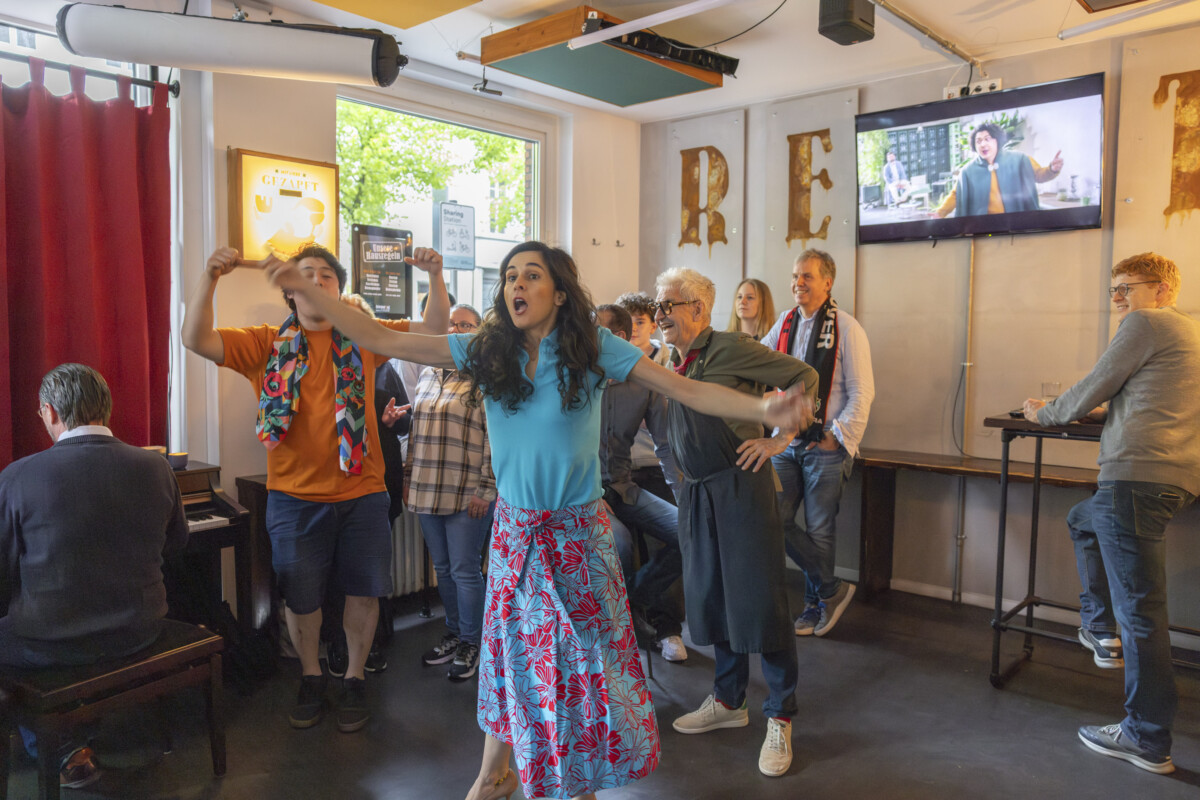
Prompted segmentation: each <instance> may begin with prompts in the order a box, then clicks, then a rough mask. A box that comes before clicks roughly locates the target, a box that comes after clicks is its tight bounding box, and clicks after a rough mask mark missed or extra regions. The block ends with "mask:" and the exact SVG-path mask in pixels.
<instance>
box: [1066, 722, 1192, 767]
mask: <svg viewBox="0 0 1200 800" xmlns="http://www.w3.org/2000/svg"><path fill="white" fill-rule="evenodd" d="M1079 740H1080V741H1082V742H1083V743H1084V744H1086V745H1087V746H1088V748H1089V749H1091V750H1095V751H1096V752H1097V753H1101V754H1103V755H1106V756H1112V757H1113V758H1119V759H1121V760H1123V761H1128V762H1129V763H1130V764H1133V765H1134V766H1135V767H1141V768H1142V769H1144V770H1146V771H1147V772H1154V773H1157V774H1159V775H1166V774H1168V773H1171V772H1174V771H1175V763H1174V762H1173V761H1171V757H1170V756H1156V755H1154V754H1152V753H1150V752H1148V751H1146V750H1143V749H1142V748H1140V747H1138V746H1137V745H1136V744H1134V743H1133V742H1131V741H1129V739H1128V738H1126V736H1125V731H1123V730H1121V723H1119V722H1114V723H1113V724H1112V725H1103V726H1100V725H1084V726H1083V727H1082V728H1080V729H1079Z"/></svg>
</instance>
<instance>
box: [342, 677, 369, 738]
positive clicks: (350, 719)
mask: <svg viewBox="0 0 1200 800" xmlns="http://www.w3.org/2000/svg"><path fill="white" fill-rule="evenodd" d="M370 718H371V712H370V711H368V710H367V682H366V681H364V680H362V679H361V678H346V679H345V680H343V681H342V693H341V694H340V695H339V696H338V701H337V726H338V730H339V731H341V732H342V733H353V732H354V731H356V730H358V729H359V728H361V727H362V726H364V725H366V724H367V720H369V719H370Z"/></svg>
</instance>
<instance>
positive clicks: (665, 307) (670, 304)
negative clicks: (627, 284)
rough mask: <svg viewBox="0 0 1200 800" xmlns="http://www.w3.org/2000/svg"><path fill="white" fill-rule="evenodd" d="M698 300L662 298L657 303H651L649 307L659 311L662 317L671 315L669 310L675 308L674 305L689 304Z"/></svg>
mask: <svg viewBox="0 0 1200 800" xmlns="http://www.w3.org/2000/svg"><path fill="white" fill-rule="evenodd" d="M699 302H700V301H699V300H663V301H661V302H658V303H652V304H651V307H652V308H653V309H654V310H655V313H657V312H659V311H661V312H662V313H663V316H664V317H669V316H671V312H672V311H674V310H675V306H690V305H691V304H692V303H699Z"/></svg>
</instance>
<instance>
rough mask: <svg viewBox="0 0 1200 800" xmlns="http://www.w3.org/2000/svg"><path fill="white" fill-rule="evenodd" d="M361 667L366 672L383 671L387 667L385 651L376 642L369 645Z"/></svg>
mask: <svg viewBox="0 0 1200 800" xmlns="http://www.w3.org/2000/svg"><path fill="white" fill-rule="evenodd" d="M363 669H365V670H366V671H367V672H383V671H384V670H385V669H387V653H385V652H383V648H382V647H380V646H379V645H377V644H372V645H371V652H370V653H367V663H366V664H365V665H363ZM343 674H345V673H343Z"/></svg>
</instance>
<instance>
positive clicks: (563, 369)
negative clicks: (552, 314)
mask: <svg viewBox="0 0 1200 800" xmlns="http://www.w3.org/2000/svg"><path fill="white" fill-rule="evenodd" d="M530 252H536V253H540V254H541V256H542V260H543V261H544V262H545V264H546V269H547V270H548V271H549V273H550V277H551V278H552V279H553V280H554V289H555V291H559V292H562V293H563V294H564V295H566V300H565V302H563V304H562V305H561V306H559V308H558V321H557V323H556V324H555V330H556V331H557V332H558V364H557V366H556V372H557V374H558V393H559V394H560V395H561V396H562V408H563V410H564V411H567V410H571V409H576V408H579V407H581V406H583V405H585V404H586V403H587V402H588V401H589V400H590V398H591V389H592V388H593V387H595V386H598V385H599V383H600V381H603V379H604V370H603V369H602V368H601V367H600V364H599V361H600V341H599V338H598V335H597V333H596V323H595V321H594V319H593V314H594V308H593V306H592V296H591V294H590V293H589V292H588V290H587V289H585V288H584V286H583V284H581V283H580V282H579V269H578V268H577V267H576V266H575V261H574V260H573V259H572V258H571V256H570V255H568V254H567V252H566V251H565V250H562V249H560V248H558V247H550V246H549V245H547V244H543V243H542V242H524V243H522V244H519V245H517V246H516V247H514V248H513V249H512V250H510V251H509V253H508V255H507V256H505V257H504V261H503V262H501V265H502V266H501V268H500V281H499V283H497V284H496V293H495V296H494V297H493V299H492V307H491V309H490V310H489V311H488V313H487V314H486V315H485V317H484V321H483V325H481V326H480V328H479V332H478V333H477V334H475V336H474V337H473V338H472V339H471V342H470V344H468V345H467V360H468V362H469V363H470V365H471V366H470V369H468V370H464V372H465V373H467V374H468V375H470V377H471V389H472V393H474V390H476V389H478V390H479V391H480V392H481V393H482V394H484V395H487V396H488V397H490V398H491V399H492V400H494V401H496V402H497V403H500V404H501V405H502V406H503V408H504V410H505V411H507V412H508V413H512V412H514V411H516V409H517V406H518V405H520V404H521V402H522V401H524V400H525V399H527V398H528V397H529V396H530V395H531V394H533V386H532V385H531V384H530V383H529V381H527V380H526V379H525V374H524V372H523V370H522V369H521V362H520V358H519V354H520V353H521V351H522V350H524V348H525V333H524V331H522V330H521V329H520V328H518V327H517V326H516V325H514V324H513V321H512V316H511V315H510V314H509V312H508V303H507V302H505V299H504V287H505V284H506V280H505V273H506V272H507V270H508V268H509V266H510V265H511V264H512V261H513V259H514V258H515V257H516V256H518V255H519V254H521V253H530ZM475 396H476V397H478V396H479V395H475ZM477 402H478V401H477Z"/></svg>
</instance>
